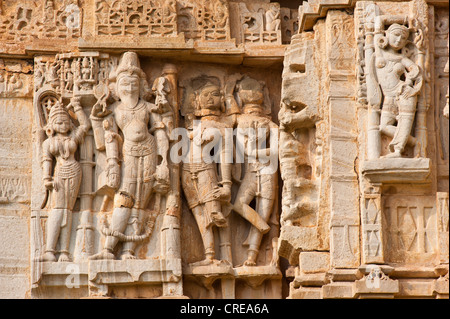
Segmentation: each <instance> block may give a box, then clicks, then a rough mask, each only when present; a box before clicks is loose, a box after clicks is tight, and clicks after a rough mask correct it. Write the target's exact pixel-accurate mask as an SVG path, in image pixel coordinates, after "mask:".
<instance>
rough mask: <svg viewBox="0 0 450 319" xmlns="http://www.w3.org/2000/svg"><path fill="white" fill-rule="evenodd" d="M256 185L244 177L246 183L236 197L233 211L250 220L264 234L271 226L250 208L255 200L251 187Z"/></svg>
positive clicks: (243, 183)
mask: <svg viewBox="0 0 450 319" xmlns="http://www.w3.org/2000/svg"><path fill="white" fill-rule="evenodd" d="M255 184H256V181H255V182H254V183H249V182H248V180H247V179H246V178H245V177H244V181H243V182H242V184H241V187H240V188H239V191H238V193H237V195H236V201H235V203H234V205H233V210H234V211H235V212H236V213H238V214H239V215H241V216H242V217H244V218H245V219H246V220H248V221H249V222H250V223H251V224H252V225H253V226H255V227H256V228H257V229H258V230H259V231H260V232H262V233H263V234H265V233H267V232H268V231H269V230H270V227H269V225H267V223H266V222H265V221H264V219H262V218H261V216H260V215H259V214H258V213H257V212H256V211H255V210H254V209H253V208H251V207H250V206H249V204H250V203H251V201H252V200H253V198H254V191H253V190H252V189H251V188H252V186H251V185H255Z"/></svg>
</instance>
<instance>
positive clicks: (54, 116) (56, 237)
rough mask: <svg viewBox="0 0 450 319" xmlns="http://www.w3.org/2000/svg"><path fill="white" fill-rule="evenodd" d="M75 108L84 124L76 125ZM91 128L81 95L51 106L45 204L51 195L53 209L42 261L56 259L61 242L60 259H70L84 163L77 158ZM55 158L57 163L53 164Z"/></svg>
mask: <svg viewBox="0 0 450 319" xmlns="http://www.w3.org/2000/svg"><path fill="white" fill-rule="evenodd" d="M70 109H73V110H74V112H75V114H76V116H77V119H78V121H79V122H80V126H78V127H74V124H73V123H72V121H71V118H70V115H69V112H68V111H69V110H70ZM89 129H90V122H89V120H88V118H87V116H86V115H85V113H84V111H83V109H82V107H81V105H80V101H79V99H78V98H76V97H74V98H73V99H72V100H71V102H70V104H69V105H68V106H67V107H65V106H63V105H62V104H61V103H60V102H57V103H55V104H54V105H52V106H51V107H50V111H49V115H48V123H47V126H46V133H47V135H48V138H47V139H46V140H45V141H44V143H43V145H42V154H43V155H42V166H43V182H44V186H45V188H46V189H47V192H46V197H45V199H44V202H43V203H42V206H41V208H44V207H45V206H46V205H47V201H48V200H49V198H50V203H51V204H50V207H51V212H50V214H49V218H48V221H47V241H46V248H45V253H44V255H43V256H41V258H40V260H41V261H56V256H55V254H56V250H55V249H56V245H57V243H58V242H59V244H60V251H59V253H60V255H59V258H58V261H62V262H67V261H70V260H71V258H70V256H69V244H70V235H71V227H72V211H73V208H74V205H75V201H76V199H77V196H78V191H79V189H80V185H81V178H82V172H81V166H80V163H79V162H78V161H77V160H76V159H75V152H76V151H77V148H78V146H79V144H81V143H82V142H83V139H84V137H85V135H86V133H87V131H88V130H89ZM53 159H55V160H56V165H55V166H54V167H53Z"/></svg>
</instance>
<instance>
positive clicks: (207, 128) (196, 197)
mask: <svg viewBox="0 0 450 319" xmlns="http://www.w3.org/2000/svg"><path fill="white" fill-rule="evenodd" d="M194 103H195V115H196V116H197V118H198V119H199V122H200V124H199V126H197V127H194V130H193V131H192V133H191V136H190V148H189V152H188V153H187V155H186V160H185V161H183V166H182V173H181V181H182V186H183V190H184V194H185V196H186V199H187V201H188V205H189V208H190V209H191V211H192V214H193V215H194V218H195V220H196V222H197V225H198V228H199V230H200V234H201V236H202V240H203V245H204V249H205V259H204V260H203V261H200V262H198V263H195V265H208V264H212V263H214V262H215V261H216V259H215V248H214V233H213V228H214V227H218V228H219V236H220V241H221V247H222V249H223V251H222V260H227V261H229V262H231V247H230V240H229V238H228V237H227V236H228V233H227V229H224V228H227V226H228V223H227V219H226V218H225V217H224V214H223V211H224V210H223V208H224V205H225V204H226V203H229V201H230V198H231V184H232V182H231V163H227V162H226V158H225V157H226V154H225V148H222V152H221V154H220V156H221V164H220V168H221V169H220V171H218V170H217V163H216V162H214V161H212V160H210V159H209V158H205V156H204V155H210V152H209V149H208V151H207V152H206V153H205V152H204V150H205V148H206V147H211V148H212V147H217V146H219V145H218V144H217V143H222V139H221V137H224V136H225V129H226V128H227V127H228V126H227V125H226V123H224V122H223V121H222V117H221V114H222V109H223V106H224V98H223V95H222V92H221V90H220V88H219V86H218V85H216V84H214V83H213V82H211V81H204V82H203V83H201V84H200V85H199V88H197V89H196V91H195V102H194ZM197 124H198V123H197ZM214 133H216V134H220V136H214ZM215 138H217V139H215ZM219 174H220V175H221V179H219Z"/></svg>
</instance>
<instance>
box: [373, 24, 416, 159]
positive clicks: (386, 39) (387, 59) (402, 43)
mask: <svg viewBox="0 0 450 319" xmlns="http://www.w3.org/2000/svg"><path fill="white" fill-rule="evenodd" d="M405 20H406V18H405V17H395V16H394V17H387V16H377V17H376V19H375V26H374V28H375V30H374V31H375V32H374V54H373V55H372V56H371V59H370V61H369V65H368V67H369V73H368V96H369V103H370V104H371V105H372V107H374V108H375V109H380V108H381V116H380V131H381V133H383V134H385V135H386V136H389V137H391V138H392V140H391V142H390V144H389V150H390V152H391V153H389V154H388V155H386V156H385V157H402V156H403V153H404V149H405V147H406V145H411V146H414V145H415V144H416V139H415V138H414V137H413V136H411V130H412V127H413V123H414V117H415V113H416V107H417V101H418V98H417V96H418V95H419V94H420V91H421V88H422V84H423V76H422V70H421V68H420V66H419V65H417V64H416V63H415V62H414V61H412V60H411V59H410V57H409V56H410V54H409V51H410V50H409V49H408V47H407V45H408V43H409V37H410V29H409V28H408V27H407V26H406V25H404V23H406V21H405ZM385 24H390V26H389V28H388V29H387V30H386V31H384V25H385Z"/></svg>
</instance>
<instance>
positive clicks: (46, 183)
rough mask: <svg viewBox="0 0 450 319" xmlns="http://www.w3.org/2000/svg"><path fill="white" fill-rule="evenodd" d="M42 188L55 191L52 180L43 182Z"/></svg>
mask: <svg viewBox="0 0 450 319" xmlns="http://www.w3.org/2000/svg"><path fill="white" fill-rule="evenodd" d="M44 186H45V188H46V189H48V190H49V191H51V190H53V189H55V190H56V183H55V182H54V181H53V180H52V179H47V180H45V182H44Z"/></svg>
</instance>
